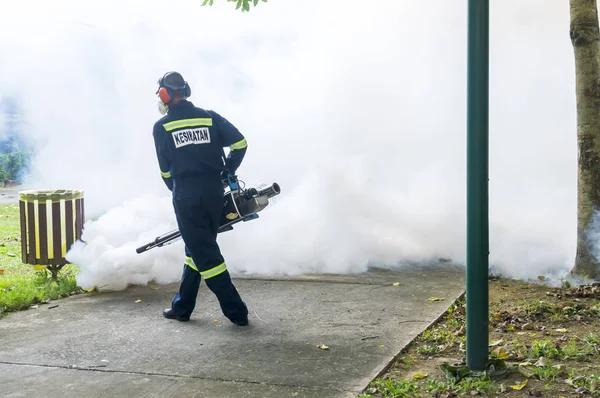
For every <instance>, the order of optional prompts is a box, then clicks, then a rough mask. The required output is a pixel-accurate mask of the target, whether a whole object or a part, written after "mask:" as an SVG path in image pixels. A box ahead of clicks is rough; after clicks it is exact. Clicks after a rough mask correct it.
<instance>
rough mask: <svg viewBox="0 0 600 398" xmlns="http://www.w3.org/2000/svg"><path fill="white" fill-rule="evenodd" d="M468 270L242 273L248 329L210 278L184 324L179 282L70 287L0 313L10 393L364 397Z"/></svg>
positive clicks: (2, 360)
mask: <svg viewBox="0 0 600 398" xmlns="http://www.w3.org/2000/svg"><path fill="white" fill-rule="evenodd" d="M463 275H464V273H463V270H462V269H461V268H440V267H437V266H431V267H427V268H422V269H418V268H412V269H404V270H398V271H386V270H373V271H371V272H369V273H365V274H361V275H314V276H302V277H294V278H274V279H265V278H252V277H244V278H236V279H235V283H236V286H238V289H239V290H240V293H241V295H242V297H244V299H245V300H246V302H247V304H248V306H249V309H250V315H251V316H250V325H249V326H247V327H238V326H235V325H233V324H231V323H229V321H227V319H226V318H224V317H223V315H222V314H221V313H220V310H219V308H218V303H217V301H216V299H215V298H214V296H213V295H212V293H211V292H210V291H209V290H208V289H207V288H206V285H205V284H204V283H202V285H201V287H200V294H199V297H198V307H197V311H196V312H195V313H194V314H193V316H192V320H191V321H190V322H187V323H180V322H177V321H172V320H167V319H165V318H163V317H162V315H161V311H162V309H163V308H165V307H167V306H168V305H169V303H170V300H171V298H172V296H173V293H174V292H175V290H176V289H177V286H176V285H163V286H150V287H132V288H130V289H128V290H126V291H123V292H117V293H114V292H113V293H96V294H89V295H88V294H86V295H78V296H73V297H70V298H68V299H64V300H59V301H55V302H52V303H51V304H50V305H41V306H40V307H39V308H38V309H30V310H26V311H22V312H18V313H14V314H11V315H9V316H7V317H5V318H4V319H0V341H1V342H2V344H1V345H0V385H1V386H2V394H3V396H4V397H42V396H43V397H47V398H50V397H60V398H64V397H86V398H92V397H127V398H132V397H161V398H165V397H213V398H216V397H229V398H231V397H268V398H271V397H273V398H274V397H311V398H312V397H315V398H316V397H319V398H328V397H356V396H357V395H358V393H359V392H360V391H361V389H363V388H364V387H366V386H367V384H368V383H369V381H370V380H371V379H372V378H374V377H375V376H377V374H378V373H379V372H380V371H381V370H382V369H383V368H384V367H385V366H386V364H388V363H389V362H390V361H391V360H392V359H393V357H394V356H395V355H396V354H397V353H398V352H399V351H400V350H401V349H402V348H403V347H404V346H405V345H406V344H407V343H409V342H410V341H411V340H412V339H413V338H414V337H415V336H416V335H418V334H419V333H420V332H421V331H422V330H423V329H425V328H426V327H427V326H428V325H429V324H430V323H431V322H432V321H434V320H435V319H436V318H438V317H439V316H440V315H441V314H442V313H443V312H444V311H445V310H446V308H447V306H448V305H449V304H450V302H451V301H452V300H453V299H455V298H456V297H458V296H459V295H460V294H461V293H462V292H463V286H464V279H463ZM395 282H399V283H400V284H399V286H393V284H394V283H395ZM430 297H440V298H444V300H443V301H428V298H430ZM137 300H141V301H140V302H136V301H137ZM54 305H58V307H54V308H52V306H54ZM321 344H324V345H326V346H328V347H329V349H328V350H323V349H321V348H318V347H317V346H318V345H321Z"/></svg>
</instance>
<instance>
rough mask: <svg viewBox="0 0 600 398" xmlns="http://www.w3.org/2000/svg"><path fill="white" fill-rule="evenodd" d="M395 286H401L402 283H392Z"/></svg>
mask: <svg viewBox="0 0 600 398" xmlns="http://www.w3.org/2000/svg"><path fill="white" fill-rule="evenodd" d="M392 285H393V286H400V282H394V283H392Z"/></svg>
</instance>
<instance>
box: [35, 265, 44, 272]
mask: <svg viewBox="0 0 600 398" xmlns="http://www.w3.org/2000/svg"><path fill="white" fill-rule="evenodd" d="M33 269H34V270H36V271H41V270H43V269H46V266H45V265H34V266H33Z"/></svg>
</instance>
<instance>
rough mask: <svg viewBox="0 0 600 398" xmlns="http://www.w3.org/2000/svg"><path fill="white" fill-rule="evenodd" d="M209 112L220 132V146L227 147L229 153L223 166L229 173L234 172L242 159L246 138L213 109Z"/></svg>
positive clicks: (245, 149)
mask: <svg viewBox="0 0 600 398" xmlns="http://www.w3.org/2000/svg"><path fill="white" fill-rule="evenodd" d="M209 112H210V113H211V115H212V116H213V121H214V123H215V125H216V126H217V129H218V130H219V132H220V133H221V134H220V137H221V146H222V147H229V154H228V155H227V159H225V167H226V168H227V169H228V170H229V172H230V173H231V174H235V172H236V170H237V169H238V168H239V167H240V165H241V164H242V160H243V159H244V156H245V155H246V151H247V149H248V143H247V142H246V138H245V137H244V135H243V134H242V133H240V131H239V130H238V129H237V128H236V127H235V126H234V125H233V124H231V123H230V122H229V121H228V120H227V119H225V118H224V117H223V116H221V115H219V114H218V113H217V112H215V111H209Z"/></svg>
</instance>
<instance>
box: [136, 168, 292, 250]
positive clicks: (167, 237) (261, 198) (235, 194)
mask: <svg viewBox="0 0 600 398" xmlns="http://www.w3.org/2000/svg"><path fill="white" fill-rule="evenodd" d="M227 185H228V187H229V190H226V191H225V193H224V205H223V213H222V215H221V224H220V227H219V230H218V233H222V232H226V231H231V230H232V229H233V225H234V224H237V223H239V222H247V221H250V220H254V219H257V218H258V214H257V213H258V212H260V211H262V210H264V209H265V208H266V207H267V206H268V205H269V199H271V198H272V197H274V196H277V195H279V194H280V193H281V189H280V187H279V184H277V183H276V182H274V183H272V184H271V185H266V186H260V187H258V188H245V187H240V182H239V180H238V178H237V176H235V175H229V176H228V177H227ZM179 239H181V233H180V232H179V230H178V229H175V230H173V231H171V232H168V233H166V234H164V235H161V236H158V237H157V238H156V239H154V240H153V241H152V242H150V243H147V244H145V245H143V246H140V247H138V248H137V249H136V252H137V253H138V254H139V253H143V252H145V251H148V250H150V249H153V248H155V247H161V246H165V245H168V244H171V243H174V242H175V241H177V240H179Z"/></svg>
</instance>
